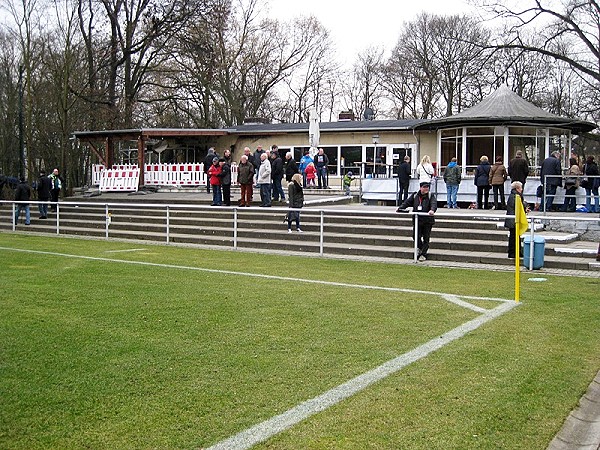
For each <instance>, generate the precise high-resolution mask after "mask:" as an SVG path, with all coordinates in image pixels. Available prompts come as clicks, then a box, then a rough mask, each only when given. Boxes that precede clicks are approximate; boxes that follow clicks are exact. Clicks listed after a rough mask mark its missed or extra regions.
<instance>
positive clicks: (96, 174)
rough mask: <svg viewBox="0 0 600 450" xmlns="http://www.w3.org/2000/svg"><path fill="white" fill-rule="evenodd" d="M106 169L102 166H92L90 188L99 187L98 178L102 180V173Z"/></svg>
mask: <svg viewBox="0 0 600 450" xmlns="http://www.w3.org/2000/svg"><path fill="white" fill-rule="evenodd" d="M104 169H106V167H104V165H103V164H93V165H92V186H100V178H102V172H103V171H104Z"/></svg>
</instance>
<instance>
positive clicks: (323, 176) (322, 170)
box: [314, 148, 329, 189]
mask: <svg viewBox="0 0 600 450" xmlns="http://www.w3.org/2000/svg"><path fill="white" fill-rule="evenodd" d="M314 162H315V167H316V168H317V177H318V182H319V183H318V184H319V185H318V186H317V187H318V188H319V189H321V188H323V189H327V188H328V184H327V165H328V164H329V158H328V157H327V155H326V154H325V151H324V150H323V149H322V148H320V149H319V153H317V154H316V155H315V158H314Z"/></svg>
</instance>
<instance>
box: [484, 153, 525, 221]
mask: <svg viewBox="0 0 600 450" xmlns="http://www.w3.org/2000/svg"><path fill="white" fill-rule="evenodd" d="M528 176H529V164H528V163H527V159H525V158H524V157H523V152H522V151H520V150H519V151H517V152H516V153H515V157H514V158H513V159H511V160H510V162H509V164H508V168H507V167H506V166H505V165H504V161H503V159H502V156H496V160H495V162H494V164H493V165H492V164H490V161H489V158H488V157H487V156H485V155H484V156H482V157H481V158H480V159H479V164H478V165H477V167H476V168H475V176H474V181H473V182H474V184H475V186H477V202H476V203H475V207H476V208H477V209H489V198H490V190H491V191H492V192H493V195H494V204H493V206H492V209H500V210H505V209H507V203H506V196H505V193H504V183H505V182H506V180H508V179H509V178H510V180H511V186H512V183H514V182H515V181H518V182H519V183H521V185H522V187H524V186H525V181H526V180H527V177H528ZM511 189H512V188H511Z"/></svg>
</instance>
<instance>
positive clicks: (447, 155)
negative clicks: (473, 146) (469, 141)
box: [440, 138, 462, 166]
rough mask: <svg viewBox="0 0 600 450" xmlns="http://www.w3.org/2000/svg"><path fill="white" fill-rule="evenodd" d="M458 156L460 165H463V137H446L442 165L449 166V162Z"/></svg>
mask: <svg viewBox="0 0 600 450" xmlns="http://www.w3.org/2000/svg"><path fill="white" fill-rule="evenodd" d="M452 158H456V159H457V161H458V165H459V166H460V165H462V139H461V138H459V139H452V140H450V139H444V140H443V141H442V153H441V161H440V163H441V165H442V166H447V165H448V163H449V162H450V161H451V160H452Z"/></svg>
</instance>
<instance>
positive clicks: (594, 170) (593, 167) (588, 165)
mask: <svg viewBox="0 0 600 450" xmlns="http://www.w3.org/2000/svg"><path fill="white" fill-rule="evenodd" d="M583 172H584V174H585V177H584V179H583V180H582V182H581V187H582V188H584V189H585V208H586V209H587V212H590V213H591V212H594V213H599V212H600V206H599V204H598V200H599V198H598V188H599V187H600V178H598V175H600V173H599V171H598V165H597V164H596V162H595V161H594V157H593V156H588V157H587V159H586V161H585V165H584V166H583ZM589 177H596V178H589ZM592 194H594V207H593V208H592Z"/></svg>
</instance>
